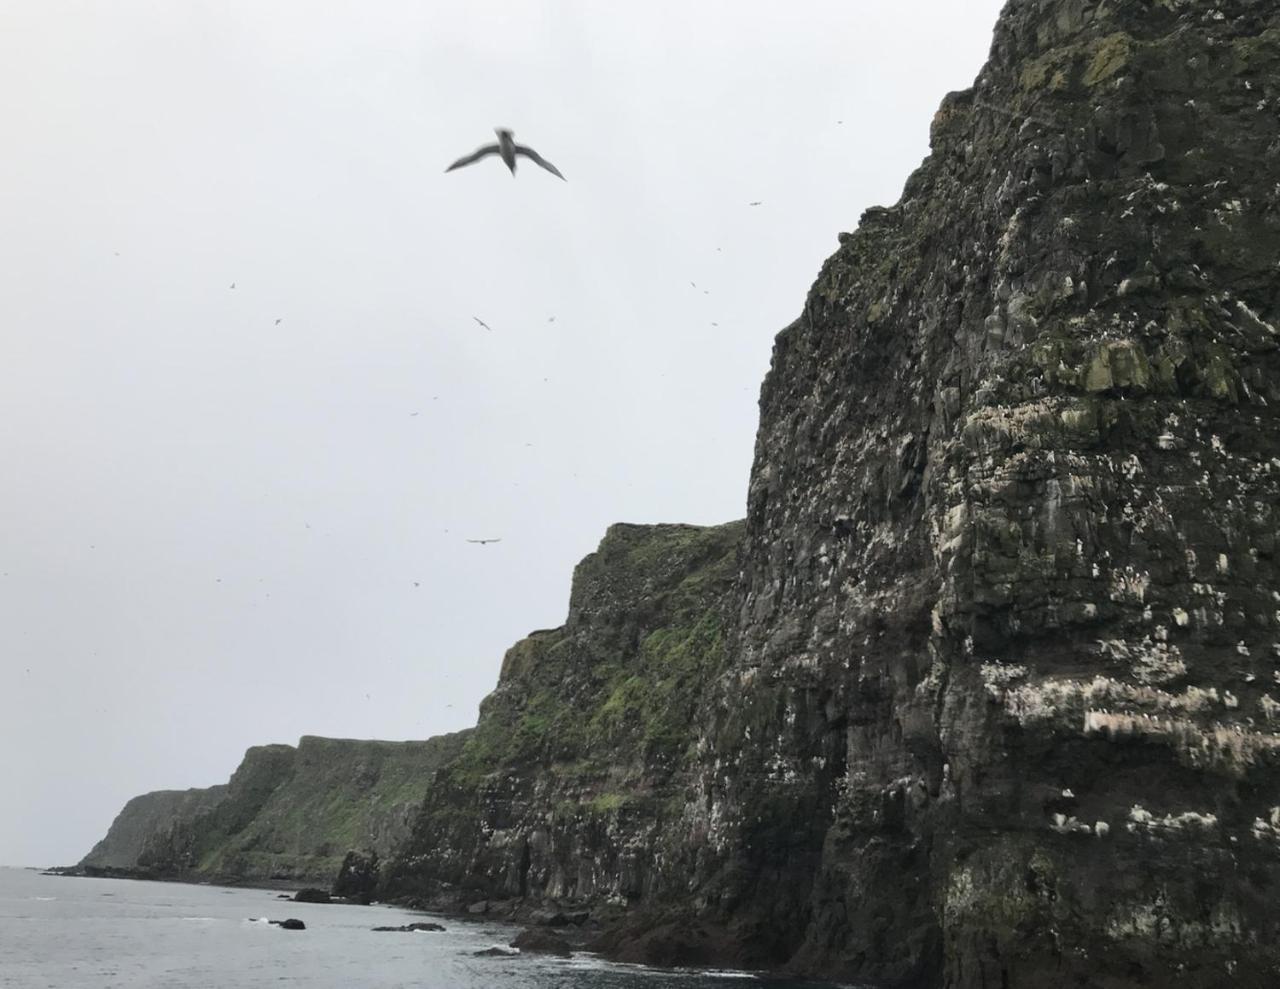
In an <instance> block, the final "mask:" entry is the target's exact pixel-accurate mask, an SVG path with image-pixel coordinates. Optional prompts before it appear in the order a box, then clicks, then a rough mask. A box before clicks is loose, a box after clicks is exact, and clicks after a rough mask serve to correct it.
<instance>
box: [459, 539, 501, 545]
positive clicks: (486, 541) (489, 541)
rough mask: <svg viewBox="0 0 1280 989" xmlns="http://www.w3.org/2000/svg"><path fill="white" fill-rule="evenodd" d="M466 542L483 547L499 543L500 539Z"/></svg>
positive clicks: (469, 540) (470, 540)
mask: <svg viewBox="0 0 1280 989" xmlns="http://www.w3.org/2000/svg"><path fill="white" fill-rule="evenodd" d="M467 542H469V543H476V544H477V545H479V546H484V545H485V544H486V543H500V542H502V539H501V538H498V539H468V540H467Z"/></svg>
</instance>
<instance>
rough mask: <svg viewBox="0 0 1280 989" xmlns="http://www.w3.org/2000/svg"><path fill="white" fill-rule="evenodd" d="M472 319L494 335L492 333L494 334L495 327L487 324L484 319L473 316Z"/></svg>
mask: <svg viewBox="0 0 1280 989" xmlns="http://www.w3.org/2000/svg"><path fill="white" fill-rule="evenodd" d="M471 318H472V319H474V320H475V321H476V322H477V323H479V324H480V325H481V326H483V327H484V328H485V329H486V330H488V331H489V332H490V333H492V332H493V327H492V326H490V325H489V324H488V323H486V322H485V321H484V320H483V319H481V318H480V317H479V316H472V317H471Z"/></svg>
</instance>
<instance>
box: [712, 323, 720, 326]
mask: <svg viewBox="0 0 1280 989" xmlns="http://www.w3.org/2000/svg"><path fill="white" fill-rule="evenodd" d="M711 325H712V326H719V325H720V324H719V323H712V324H711Z"/></svg>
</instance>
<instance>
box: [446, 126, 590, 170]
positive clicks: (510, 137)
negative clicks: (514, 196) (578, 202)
mask: <svg viewBox="0 0 1280 989" xmlns="http://www.w3.org/2000/svg"><path fill="white" fill-rule="evenodd" d="M493 132H494V133H495V134H497V135H498V143H497V144H486V145H485V146H484V147H483V148H478V149H476V150H475V151H473V152H472V153H471V154H469V155H466V156H465V157H462V158H459V159H458V160H457V161H455V162H454V163H453V164H452V165H450V166H449V167H448V168H446V169H445V171H446V172H452V171H453V170H454V169H455V168H463V167H465V166H467V165H471V164H474V163H475V162H477V161H479V160H480V159H481V158H486V157H488V156H489V155H497V156H498V157H500V158H501V159H502V161H503V163H504V164H505V165H506V166H507V167H508V168H509V169H511V174H512V175H513V176H514V175H515V174H516V158H517V157H518V156H519V155H524V156H525V157H526V158H528V159H529V160H530V161H532V162H533V163H534V164H535V165H541V166H542V167H543V168H545V169H546V170H547V171H548V172H550V173H551V174H552V175H554V176H555V177H556V178H558V179H562V180H563V181H565V182H567V181H569V180H568V179H566V178H565V177H564V176H563V175H561V174H560V169H558V168H556V166H555V165H553V164H551V162H549V161H547V159H545V158H543V157H542V155H540V154H538V152H536V151H534V150H533V148H528V147H525V146H524V145H523V144H516V139H515V134H514V132H513V131H511V130H509V129H507V128H506V127H495V128H494V129H493Z"/></svg>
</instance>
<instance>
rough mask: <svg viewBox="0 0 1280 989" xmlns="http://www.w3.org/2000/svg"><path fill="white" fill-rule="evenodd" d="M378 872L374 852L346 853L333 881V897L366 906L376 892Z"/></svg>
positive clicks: (375, 853)
mask: <svg viewBox="0 0 1280 989" xmlns="http://www.w3.org/2000/svg"><path fill="white" fill-rule="evenodd" d="M379 872H380V866H379V863H378V853H377V852H376V851H373V850H369V851H366V852H357V851H350V852H347V854H346V857H345V858H344V859H343V860H342V865H341V867H340V868H339V869H338V878H337V879H335V880H334V881H333V895H334V896H343V897H346V898H347V899H348V900H353V901H355V902H359V903H364V904H366V905H367V904H368V903H369V902H370V901H371V900H372V899H373V896H374V893H375V892H376V891H377V888H378V876H379Z"/></svg>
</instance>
